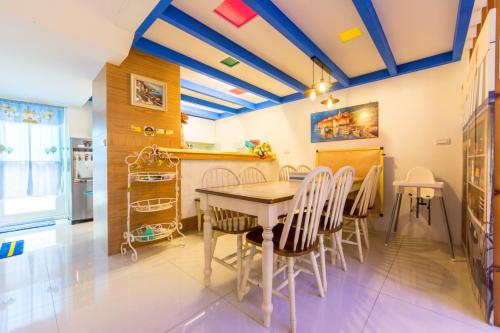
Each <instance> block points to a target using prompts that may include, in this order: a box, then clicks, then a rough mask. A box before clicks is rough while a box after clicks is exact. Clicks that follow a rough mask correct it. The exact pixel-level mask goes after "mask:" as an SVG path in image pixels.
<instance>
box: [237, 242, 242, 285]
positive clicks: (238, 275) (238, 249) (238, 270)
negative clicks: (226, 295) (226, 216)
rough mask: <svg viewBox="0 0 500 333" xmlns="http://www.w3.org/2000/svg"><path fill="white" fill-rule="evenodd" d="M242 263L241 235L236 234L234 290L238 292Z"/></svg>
mask: <svg viewBox="0 0 500 333" xmlns="http://www.w3.org/2000/svg"><path fill="white" fill-rule="evenodd" d="M242 261H243V234H238V235H237V236H236V290H240V287H241V275H242V273H243V270H242V267H243V266H242V264H243V263H242Z"/></svg>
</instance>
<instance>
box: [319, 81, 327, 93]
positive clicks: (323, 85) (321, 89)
mask: <svg viewBox="0 0 500 333" xmlns="http://www.w3.org/2000/svg"><path fill="white" fill-rule="evenodd" d="M318 90H319V92H320V93H324V92H325V91H326V82H325V81H323V79H321V80H320V81H319V83H318Z"/></svg>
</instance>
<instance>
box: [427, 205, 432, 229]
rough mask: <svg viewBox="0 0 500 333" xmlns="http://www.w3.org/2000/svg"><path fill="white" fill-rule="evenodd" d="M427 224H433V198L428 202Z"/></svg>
mask: <svg viewBox="0 0 500 333" xmlns="http://www.w3.org/2000/svg"><path fill="white" fill-rule="evenodd" d="M427 224H428V225H431V199H429V201H428V202H427Z"/></svg>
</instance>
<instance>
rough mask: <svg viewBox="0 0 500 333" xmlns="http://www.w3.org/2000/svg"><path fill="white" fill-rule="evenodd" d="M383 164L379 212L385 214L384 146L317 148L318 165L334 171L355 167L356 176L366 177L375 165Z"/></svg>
mask: <svg viewBox="0 0 500 333" xmlns="http://www.w3.org/2000/svg"><path fill="white" fill-rule="evenodd" d="M378 164H380V165H382V172H381V173H380V182H379V193H378V194H379V198H380V205H379V213H380V214H383V213H384V212H383V207H384V169H383V166H384V148H382V147H373V148H352V149H349V148H347V149H335V150H317V151H316V166H320V165H323V166H327V167H329V168H331V169H332V170H333V171H334V172H335V171H336V170H338V169H340V168H341V167H343V166H346V165H350V166H352V167H353V168H354V171H355V173H356V177H363V178H364V177H365V176H366V174H367V173H368V171H370V168H371V167H372V166H373V165H378Z"/></svg>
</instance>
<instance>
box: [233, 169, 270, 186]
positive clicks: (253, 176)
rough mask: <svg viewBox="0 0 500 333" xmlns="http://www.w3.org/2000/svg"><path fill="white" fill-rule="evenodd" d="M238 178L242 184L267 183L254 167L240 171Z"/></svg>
mask: <svg viewBox="0 0 500 333" xmlns="http://www.w3.org/2000/svg"><path fill="white" fill-rule="evenodd" d="M239 177H240V181H241V183H242V184H255V183H265V182H267V179H266V176H265V175H264V173H263V172H262V171H260V170H259V169H257V168H255V167H248V168H245V169H243V170H241V172H240V174H239Z"/></svg>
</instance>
